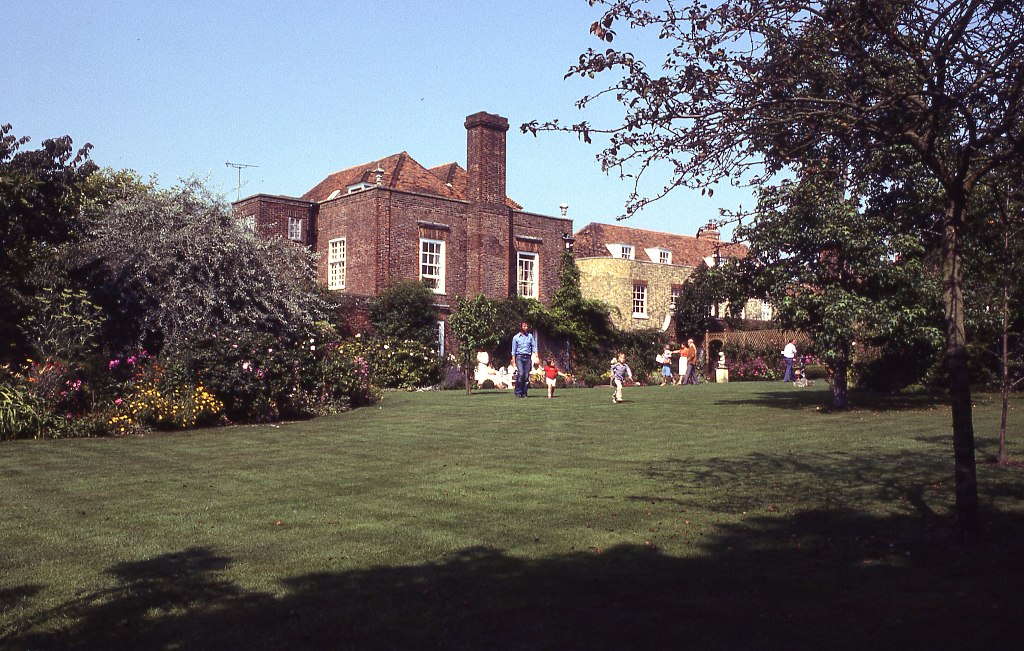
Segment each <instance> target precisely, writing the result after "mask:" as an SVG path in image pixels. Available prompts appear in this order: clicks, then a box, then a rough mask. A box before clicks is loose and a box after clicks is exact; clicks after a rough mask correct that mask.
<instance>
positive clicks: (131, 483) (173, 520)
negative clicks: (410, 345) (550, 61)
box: [0, 383, 1024, 649]
mask: <svg viewBox="0 0 1024 651" xmlns="http://www.w3.org/2000/svg"><path fill="white" fill-rule="evenodd" d="M819 384H820V383H819ZM625 397H626V400H627V401H626V402H625V403H623V404H619V405H613V404H612V403H611V399H610V392H609V390H608V389H607V388H599V389H577V390H564V391H561V392H560V393H558V394H557V395H556V398H555V399H554V400H547V399H546V397H544V395H543V392H541V391H534V392H532V393H531V397H530V398H529V399H528V400H515V399H513V398H512V397H511V394H510V393H508V392H482V393H478V394H475V395H473V396H469V397H467V396H466V395H465V394H464V393H462V392H458V391H455V392H443V393H440V392H429V393H389V394H387V395H386V397H385V400H384V401H383V403H381V404H380V405H379V408H378V407H373V408H366V409H360V410H356V411H354V412H351V413H347V414H342V415H339V416H336V417H329V418H322V419H319V420H315V421H311V422H301V423H289V424H284V425H281V426H280V427H277V426H259V427H232V428H224V429H211V430H203V431H197V432H190V433H185V434H181V433H178V434H153V435H149V436H146V437H143V438H128V439H107V440H72V441H46V442H25V441H23V442H13V443H7V444H4V445H2V446H0V477H2V490H0V511H2V514H3V522H2V528H0V608H2V614H0V647H2V648H13V649H36V648H67V647H72V648H83V649H84V648H88V649H101V648H102V649H109V648H138V649H150V648H188V649H190V648H218V649H224V648H268V649H269V648H287V647H291V648H309V647H321V648H352V649H365V648H410V649H418V648H438V649H457V648H467V649H490V648H520V649H537V648H580V649H583V648H586V649H601V648H607V649H619V648H639V647H654V648H673V649H675V648H744V649H755V648H757V649H760V648H864V647H870V646H874V647H878V648H895V647H897V646H910V647H918V646H925V645H932V646H937V647H939V648H951V647H953V646H956V645H958V644H959V645H962V648H981V647H983V646H986V645H987V646H989V647H991V648H1004V647H1006V646H1007V645H1015V643H1014V642H1013V641H1014V640H1015V639H1016V638H1017V633H1018V631H1017V629H1018V628H1019V626H1018V624H1017V618H1018V615H1019V613H1021V612H1024V589H1022V586H1024V563H1022V562H1021V560H1022V558H1024V553H1022V552H1024V471H1022V470H1020V469H1019V468H1018V469H1014V468H999V467H994V466H991V465H987V464H985V463H984V460H985V459H986V458H988V457H991V456H994V455H995V453H996V433H997V423H998V404H997V400H996V399H995V397H993V396H988V395H983V396H979V397H978V400H977V410H976V419H975V427H976V430H977V433H978V460H979V482H980V492H981V500H982V505H983V513H984V520H985V527H986V532H987V533H986V538H985V540H984V541H983V542H982V543H981V544H980V545H979V546H978V547H976V548H974V549H972V550H969V551H964V550H963V549H961V548H960V547H959V546H958V545H956V544H955V543H954V542H953V539H952V520H951V516H950V511H951V507H952V496H953V491H952V483H951V482H952V449H951V443H950V440H949V439H950V437H949V430H950V424H949V414H948V409H947V408H946V407H945V406H944V404H943V403H942V402H937V401H933V400H930V399H926V398H913V399H907V398H879V397H856V398H855V399H856V400H857V402H858V406H857V408H856V409H854V410H853V411H851V412H848V413H829V412H827V410H824V409H823V408H821V409H819V407H820V406H822V405H824V404H826V403H827V396H826V394H825V390H824V387H814V388H809V389H795V388H793V387H791V386H788V385H783V384H781V383H778V384H770V385H769V384H729V385H702V386H697V387H636V388H627V389H626V393H625ZM1021 404H1022V403H1021V402H1020V401H1019V400H1015V402H1014V403H1013V405H1012V406H1013V407H1015V408H1017V409H1019V408H1020V406H1021ZM1017 409H1015V410H1014V411H1012V412H1011V434H1012V437H1011V452H1014V453H1017V454H1024V453H1021V446H1022V444H1021V437H1020V433H1019V432H1020V430H1019V429H1017V430H1014V427H1015V426H1017V421H1018V420H1019V418H1018V413H1019V412H1018V411H1017ZM1014 432H1016V433H1014ZM996 645H999V646H998V647H997V646H996Z"/></svg>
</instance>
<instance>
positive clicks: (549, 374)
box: [544, 357, 561, 400]
mask: <svg viewBox="0 0 1024 651" xmlns="http://www.w3.org/2000/svg"><path fill="white" fill-rule="evenodd" d="M559 375H561V373H559V372H558V367H557V366H555V360H554V359H553V358H550V357H549V358H548V361H547V363H546V364H544V382H545V383H546V384H547V385H548V399H549V400H550V399H551V398H554V397H555V384H556V383H557V382H558V376H559Z"/></svg>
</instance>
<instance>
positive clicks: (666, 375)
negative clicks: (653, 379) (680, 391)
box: [654, 344, 675, 386]
mask: <svg viewBox="0 0 1024 651" xmlns="http://www.w3.org/2000/svg"><path fill="white" fill-rule="evenodd" d="M654 361H656V362H657V363H659V364H661V386H665V385H666V384H668V383H670V382H671V383H672V384H675V378H673V377H672V349H671V348H670V347H669V345H668V344H665V350H663V351H661V354H660V355H658V356H657V357H655V358H654Z"/></svg>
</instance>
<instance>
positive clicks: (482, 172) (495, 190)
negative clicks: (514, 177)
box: [466, 111, 508, 206]
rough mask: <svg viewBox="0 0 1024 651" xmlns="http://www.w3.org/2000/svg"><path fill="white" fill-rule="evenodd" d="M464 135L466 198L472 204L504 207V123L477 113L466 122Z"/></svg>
mask: <svg viewBox="0 0 1024 651" xmlns="http://www.w3.org/2000/svg"><path fill="white" fill-rule="evenodd" d="M466 131H467V132H468V133H467V135H466V172H467V174H468V176H469V181H468V183H467V185H466V195H467V196H466V198H467V199H469V201H470V202H473V203H476V202H479V203H482V204H489V205H498V206H503V205H505V132H507V131H508V120H507V119H505V118H503V117H501V116H500V115H493V114H491V113H485V112H483V111H481V112H480V113H474V114H473V115H470V116H469V117H467V118H466Z"/></svg>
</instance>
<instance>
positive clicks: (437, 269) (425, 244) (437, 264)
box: [420, 239, 444, 294]
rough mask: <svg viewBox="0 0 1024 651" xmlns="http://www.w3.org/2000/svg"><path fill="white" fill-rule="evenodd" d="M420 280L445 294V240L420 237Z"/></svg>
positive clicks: (437, 291)
mask: <svg viewBox="0 0 1024 651" xmlns="http://www.w3.org/2000/svg"><path fill="white" fill-rule="evenodd" d="M420 280H422V281H423V283H424V284H425V285H426V286H427V287H429V288H430V289H432V290H433V291H434V293H435V294H444V241H443V240H427V239H420Z"/></svg>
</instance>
